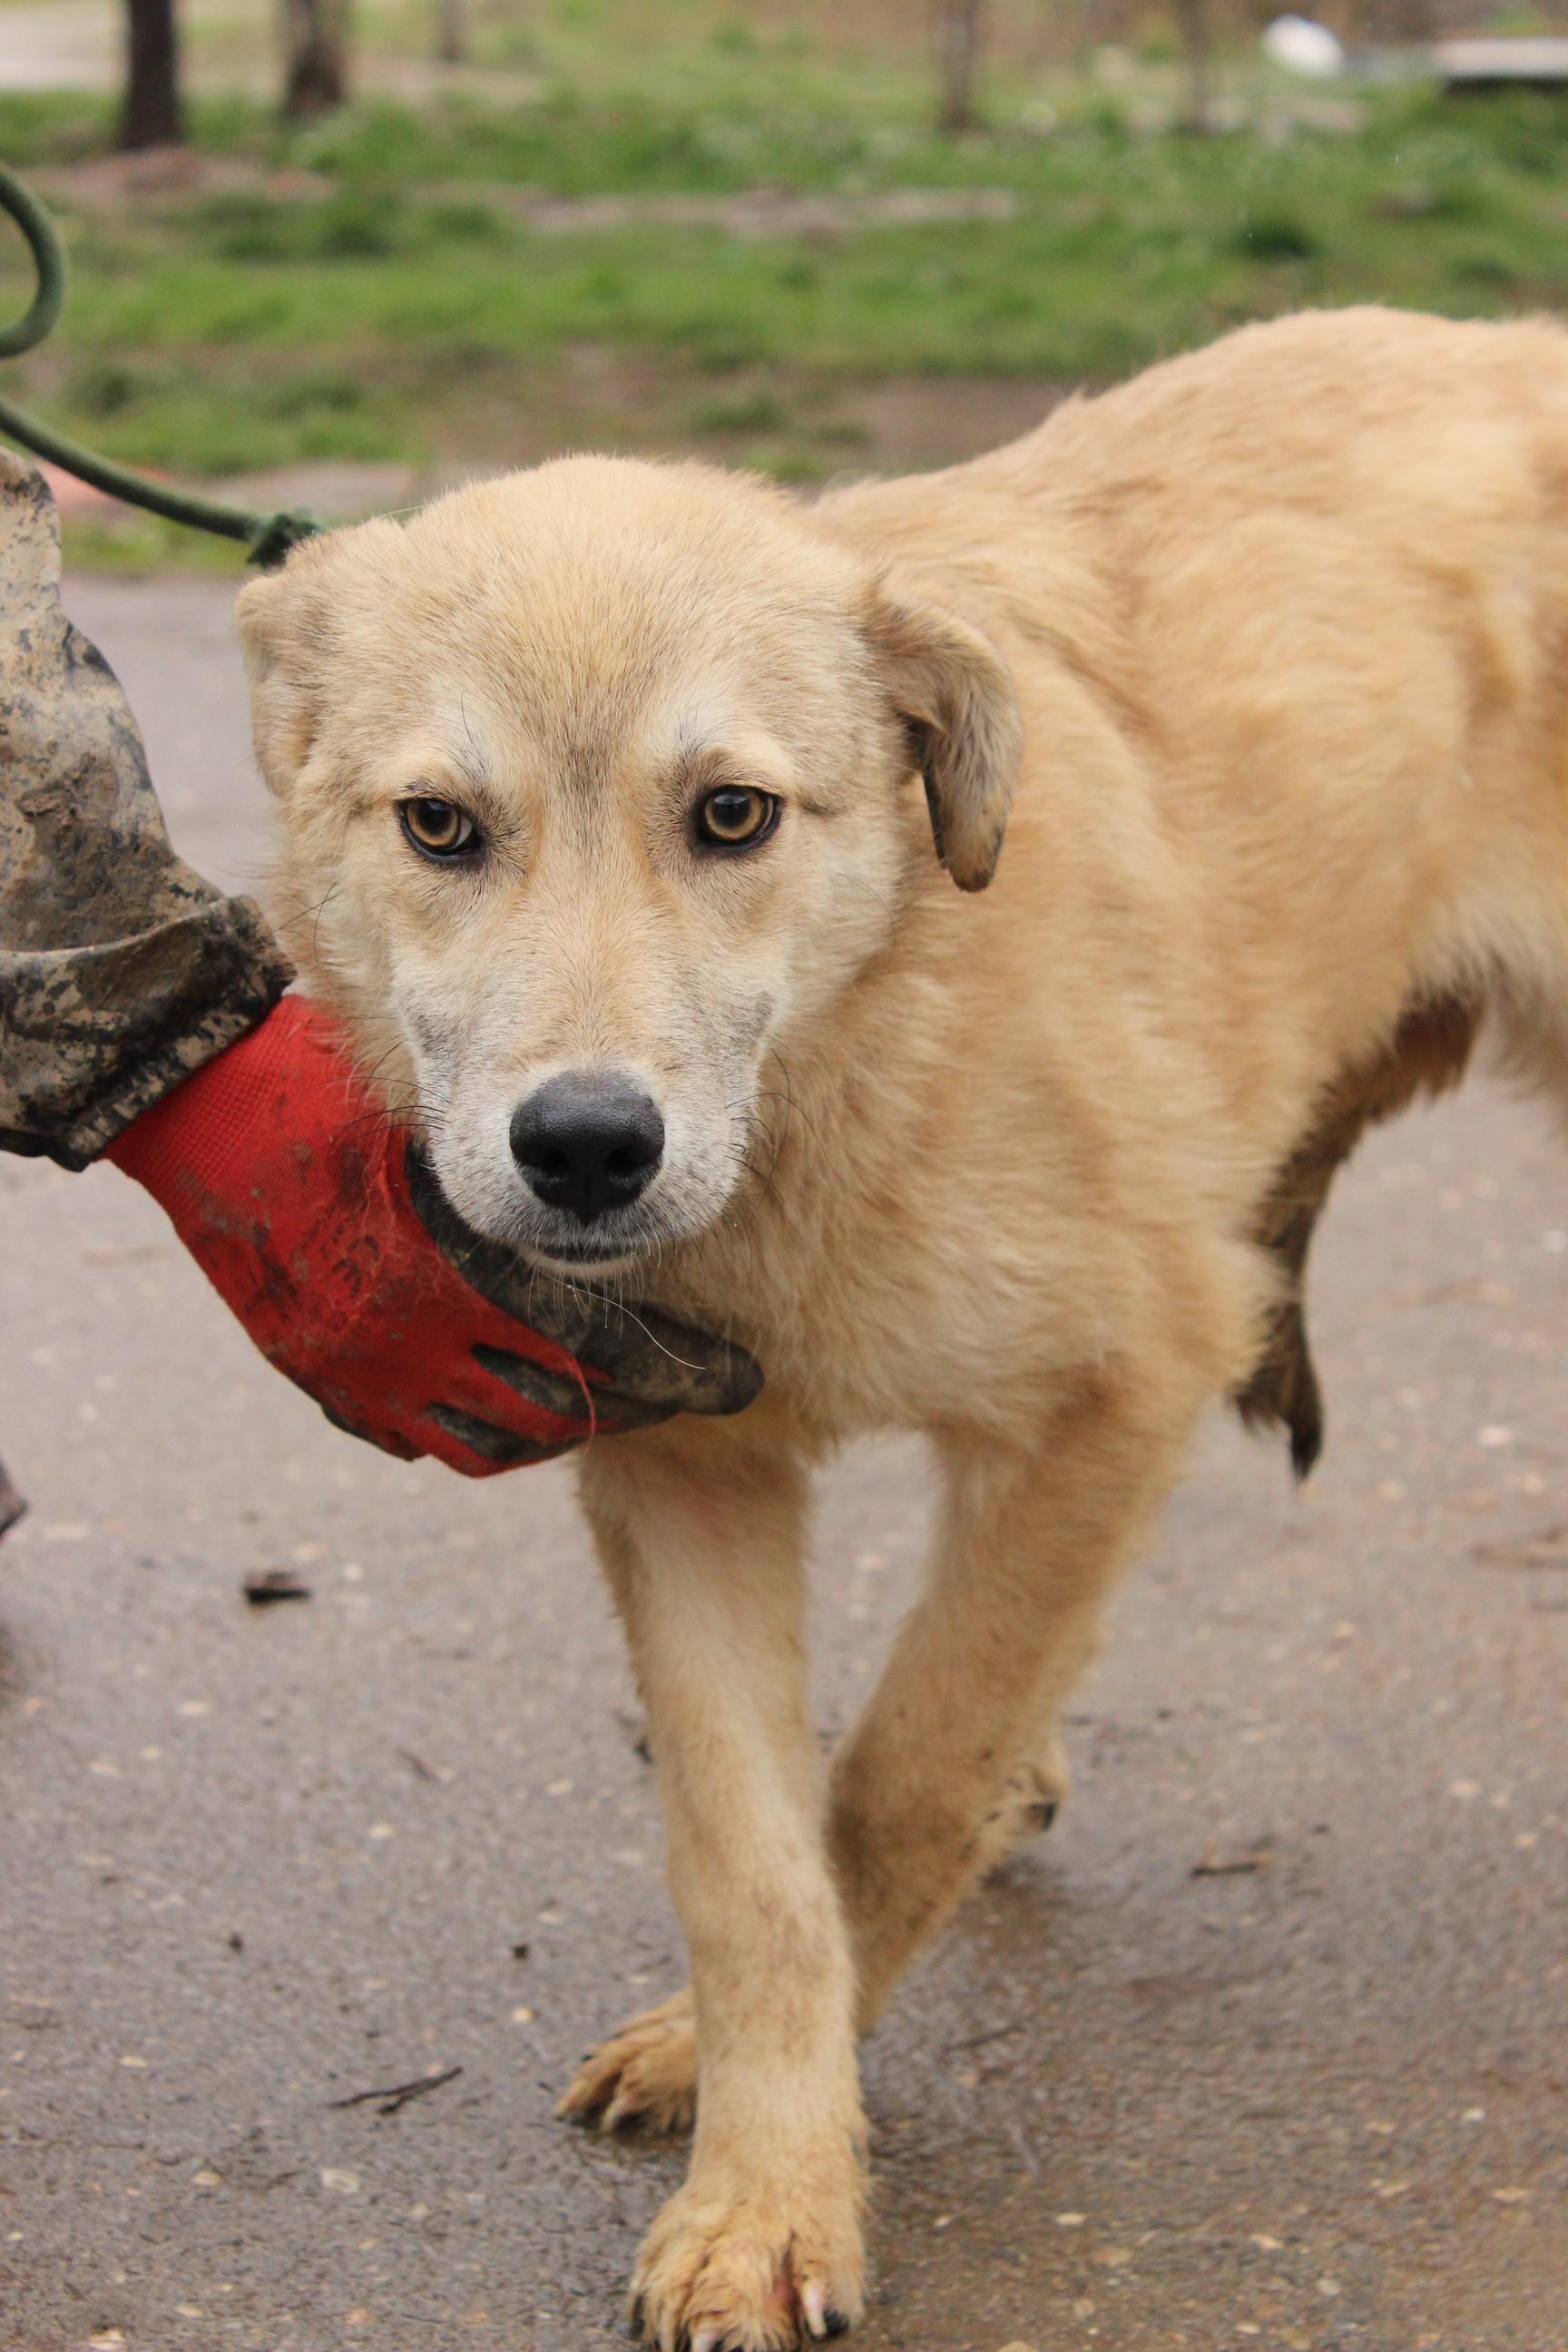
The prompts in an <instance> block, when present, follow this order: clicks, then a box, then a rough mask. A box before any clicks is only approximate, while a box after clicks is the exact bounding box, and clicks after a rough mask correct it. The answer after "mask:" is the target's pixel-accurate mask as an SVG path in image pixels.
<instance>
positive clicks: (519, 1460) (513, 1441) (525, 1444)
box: [425, 1404, 583, 1470]
mask: <svg viewBox="0 0 1568 2352" xmlns="http://www.w3.org/2000/svg"><path fill="white" fill-rule="evenodd" d="M425 1412H426V1419H427V1420H429V1421H433V1422H434V1423H435V1424H436V1426H437V1429H439V1430H444V1431H445V1432H446V1434H447V1436H448V1437H455V1438H456V1439H457V1441H458V1444H459V1445H466V1446H467V1447H468V1451H469V1453H470V1454H479V1457H480V1459H481V1460H482V1461H485V1462H494V1463H496V1464H497V1465H500V1466H501V1467H504V1468H506V1469H508V1470H512V1469H520V1468H521V1466H522V1465H523V1464H524V1463H525V1462H526V1463H531V1462H553V1461H554V1459H555V1457H556V1455H557V1454H570V1453H571V1452H572V1450H573V1448H574V1446H577V1445H581V1444H582V1443H583V1440H582V1438H581V1437H555V1438H538V1437H520V1436H519V1435H518V1433H517V1432H516V1430H514V1429H501V1428H499V1427H498V1426H497V1424H496V1423H494V1422H493V1421H481V1420H480V1419H479V1416H478V1414H477V1413H471V1412H461V1411H460V1410H459V1409H458V1406H457V1405H455V1404H431V1405H426V1408H425ZM443 1458H444V1459H445V1458H446V1457H445V1456H443ZM455 1466H458V1467H460V1466H461V1465H455Z"/></svg>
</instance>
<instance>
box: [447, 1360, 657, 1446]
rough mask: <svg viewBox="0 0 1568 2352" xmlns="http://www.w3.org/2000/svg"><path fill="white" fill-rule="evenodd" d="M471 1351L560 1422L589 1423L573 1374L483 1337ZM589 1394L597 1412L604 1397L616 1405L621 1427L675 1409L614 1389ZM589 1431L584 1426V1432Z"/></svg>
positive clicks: (644, 1425)
mask: <svg viewBox="0 0 1568 2352" xmlns="http://www.w3.org/2000/svg"><path fill="white" fill-rule="evenodd" d="M468 1352H469V1354H470V1355H471V1356H472V1357H473V1359H474V1361H475V1362H476V1363H477V1364H481V1365H483V1367H484V1369H485V1370H486V1371H487V1372H493V1373H494V1375H495V1377H496V1379H497V1380H498V1381H505V1382H506V1384H507V1386H508V1388H509V1389H511V1390H514V1391H515V1392H516V1393H517V1394H518V1395H519V1396H520V1397H521V1398H523V1399H524V1400H525V1401H526V1402H528V1403H529V1404H531V1405H537V1406H538V1407H539V1408H540V1409H541V1411H542V1412H551V1413H553V1414H554V1415H555V1416H556V1418H557V1419H558V1420H560V1421H577V1422H582V1423H586V1422H587V1418H588V1402H587V1399H586V1398H585V1397H584V1393H583V1390H582V1385H581V1383H580V1382H578V1381H574V1380H573V1379H572V1378H571V1376H570V1374H569V1373H566V1372H552V1371H549V1370H546V1368H545V1366H544V1365H542V1364H536V1363H535V1362H534V1361H533V1360H532V1358H531V1357H530V1356H513V1355H510V1354H509V1352H508V1351H507V1349H504V1348H491V1347H487V1345H486V1344H485V1342H484V1341H483V1340H482V1339H480V1340H478V1341H476V1343H475V1345H474V1346H473V1347H472V1348H471V1349H469V1350H468ZM588 1394H589V1396H591V1397H592V1398H593V1400H594V1406H595V1413H596V1412H597V1408H598V1405H599V1402H600V1400H601V1399H603V1400H604V1402H605V1404H606V1405H613V1407H614V1416H615V1424H616V1428H617V1429H646V1428H647V1427H648V1425H649V1424H650V1423H653V1422H656V1421H668V1419H669V1417H670V1415H671V1413H672V1412H674V1411H675V1407H674V1406H673V1405H668V1404H645V1403H642V1402H639V1401H638V1400H637V1398H636V1397H631V1396H625V1395H622V1394H620V1393H619V1392H617V1391H616V1390H614V1389H610V1388H600V1389H593V1388H591V1389H590V1390H589V1391H588ZM586 1434H587V1430H586V1427H584V1436H586Z"/></svg>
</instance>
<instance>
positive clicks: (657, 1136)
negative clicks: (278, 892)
mask: <svg viewBox="0 0 1568 2352" xmlns="http://www.w3.org/2000/svg"><path fill="white" fill-rule="evenodd" d="M239 618H240V632H241V636H242V639H243V642H244V647H245V654H246V659H247V667H248V669H249V674H250V682H251V694H252V704H253V711H254V718H255V728H256V740H257V749H258V757H259V760H260V763H261V767H262V770H263V772H264V773H265V775H266V777H267V779H268V782H269V784H270V785H271V786H272V788H273V790H274V791H275V792H276V793H277V794H278V795H279V800H280V802H281V803H282V806H283V810H284V818H285V859H286V877H287V883H288V892H287V898H288V904H287V905H286V907H285V909H284V920H285V928H286V931H287V934H288V937H289V944H290V946H291V947H292V949H293V950H294V952H295V954H296V957H297V959H298V960H299V961H300V964H301V966H302V968H303V969H304V970H305V971H307V972H308V973H309V974H310V977H311V978H312V979H313V981H314V982H316V984H317V985H318V986H319V987H320V988H321V990H322V992H324V993H325V994H326V995H327V996H328V998H329V1000H330V1001H331V1003H334V1004H335V1006H336V1008H337V1009H338V1011H339V1012H340V1013H341V1014H342V1016H343V1017H344V1019H345V1020H346V1021H347V1023H348V1024H349V1028H350V1031H351V1034H352V1035H353V1039H354V1042H355V1045H356V1047H357V1049H358V1051H359V1052H360V1053H361V1054H362V1055H363V1058H364V1061H365V1063H366V1066H367V1067H369V1068H371V1069H372V1070H373V1071H374V1072H375V1073H376V1075H377V1082H378V1083H379V1084H380V1085H381V1086H382V1087H383V1088H384V1090H385V1092H386V1094H387V1096H388V1098H389V1100H390V1101H392V1103H393V1104H394V1105H395V1108H399V1109H400V1110H403V1111H405V1113H406V1115H407V1116H408V1117H409V1118H410V1119H411V1120H414V1121H416V1123H418V1124H419V1125H421V1126H422V1127H423V1128H424V1129H425V1132H426V1136H427V1139H428V1142H429V1147H430V1150H431V1155H432V1158H433V1160H434V1163H435V1167H436V1171H437V1176H438V1177H439V1180H440V1182H441V1185H442V1187H443V1189H444V1191H445V1192H447V1196H448V1197H449V1199H450V1200H451V1202H452V1203H453V1205H454V1206H455V1207H456V1208H457V1209H458V1211H459V1212H460V1213H461V1214H462V1215H463V1216H464V1217H466V1218H467V1219H468V1222H469V1223H471V1224H472V1225H474V1226H476V1227H477V1228H478V1229H479V1231H480V1232H482V1233H484V1234H488V1235H489V1236H491V1237H492V1238H493V1239H496V1240H498V1241H501V1242H505V1243H507V1244H511V1245H512V1246H515V1247H517V1248H520V1249H521V1250H523V1251H525V1252H527V1253H528V1254H529V1255H531V1256H532V1257H534V1258H535V1259H537V1260H539V1261H540V1262H542V1263H543V1264H545V1265H549V1266H552V1267H553V1268H556V1269H558V1270H565V1269H568V1268H571V1269H574V1270H578V1269H588V1268H592V1269H596V1270H608V1269H610V1268H612V1267H616V1266H620V1265H627V1264H629V1263H630V1262H631V1261H633V1260H635V1259H637V1258H638V1257H639V1256H641V1255H643V1253H645V1252H647V1251H651V1250H655V1249H657V1248H658V1247H659V1246H660V1245H661V1244H666V1243H669V1242H673V1241H677V1240H679V1239H682V1238H684V1237H686V1236H688V1235H690V1234H695V1233H698V1232H700V1231H701V1230H702V1229H703V1228H704V1227H706V1226H707V1225H709V1224H710V1223H711V1222H712V1221H713V1220H714V1219H715V1218H717V1217H718V1216H719V1215H720V1214H721V1212H722V1210H723V1207H724V1205H725V1203H726V1202H727V1201H728V1200H729V1198H730V1197H731V1193H732V1192H734V1190H735V1188H736V1186H737V1184H738V1183H739V1182H740V1181H742V1171H743V1169H744V1166H745V1158H746V1146H747V1142H748V1139H749V1136H750V1133H751V1131H752V1126H753V1123H754V1121H755V1119H756V1117H757V1111H758V1103H759V1098H760V1096H761V1094H762V1092H763V1088H764V1087H765V1085H766V1083H767V1081H766V1080H765V1079H764V1077H763V1066H764V1062H765V1059H766V1057H767V1055H768V1054H769V1051H770V1048H771V1047H773V1046H774V1045H777V1044H778V1043H779V1042H780V1041H782V1040H784V1039H787V1037H788V1036H789V1035H790V1034H791V1032H792V1031H795V1030H798V1028H799V1025H800V1024H803V1023H805V1022H808V1021H811V1020H813V1019H816V1018H819V1017H820V1016H821V1014H822V1013H824V1011H825V1010H826V1009H827V1008H828V1007H830V1006H831V1004H832V1003H833V1001H834V999H835V998H836V997H837V995H838V994H839V993H840V992H842V991H843V990H844V989H845V988H846V987H847V985H848V984H849V982H851V981H852V980H853V979H854V977H855V975H856V974H857V973H858V971H861V970H862V969H863V968H864V967H865V965H866V964H867V962H868V961H869V960H870V959H871V958H872V957H874V956H875V955H876V954H877V953H878V951H879V949H880V948H881V947H882V945H883V944H884V943H885V941H886V940H887V938H888V936H889V929H890V928H891V926H892V925H893V924H894V922H895V921H896V920H897V919H898V911H899V908H900V904H901V902H902V901H903V900H904V899H905V898H907V895H908V892H909V889H910V877H911V871H912V867H913V861H914V859H915V858H916V857H917V856H918V857H919V858H921V860H922V861H929V860H930V858H931V836H930V833H929V832H926V833H924V835H923V846H920V847H918V848H917V847H916V843H917V842H918V841H919V839H920V832H919V831H917V814H916V812H920V815H919V819H918V824H919V826H920V828H921V830H923V824H924V818H923V812H921V811H920V794H921V784H922V782H923V786H924V791H925V795H926V799H927V801H928V802H929V805H930V821H931V825H932V826H933V827H934V830H935V834H936V845H937V852H938V854H939V855H940V856H942V859H943V860H944V862H945V864H946V866H947V867H948V870H949V872H950V873H951V875H952V878H953V880H954V881H955V882H957V883H958V884H959V885H960V886H961V887H963V888H964V889H970V890H974V889H979V888H981V887H983V886H984V883H985V882H986V881H988V880H989V878H990V876H991V871H992V868H993V866H994V864H995V860H996V856H997V852H998V850H999V848H1000V845H1001V839H1002V828H1003V824H1004V822H1005V815H1006V810H1007V804H1008V800H1009V797H1010V794H1011V791H1012V784H1013V778H1014V772H1015V770H1016V763H1017V757H1018V733H1019V726H1018V717H1017V709H1016V702H1015V698H1014V695H1013V691H1012V688H1011V684H1010V682H1009V679H1008V677H1007V674H1006V672H1005V668H1004V667H1003V665H1002V663H1001V662H1000V660H999V659H998V657H997V656H996V655H995V653H994V651H993V650H992V648H991V647H990V646H989V645H988V644H987V643H986V642H985V640H984V638H983V637H981V636H980V635H977V634H976V632H975V631H974V630H973V629H972V628H970V627H968V626H967V625H965V624H964V623H963V622H962V621H961V620H959V619H957V618H955V617H953V616H952V615H951V614H946V613H944V612H942V611H939V610H935V609H932V608H931V607H930V606H928V605H926V604H922V603H921V602H920V601H919V600H918V599H914V598H910V597H908V596H905V595H902V594H900V593H899V592H898V591H897V589H896V587H895V586H894V585H892V584H891V583H889V581H888V580H887V579H885V578H876V577H873V576H872V575H871V574H870V572H868V569H867V568H866V566H865V565H864V564H863V563H861V562H860V561H859V560H858V559H857V558H856V557H855V556H853V555H852V554H850V553H848V552H847V551H845V550H844V549H843V548H841V547H839V546H837V545H836V544H835V543H834V542H833V541H831V540H830V539H829V538H828V537H827V536H826V534H825V533H823V532H821V531H819V530H815V529H814V528H813V527H812V524H811V520H810V517H809V515H808V514H807V513H806V512H805V510H802V509H795V507H793V506H792V505H791V504H790V503H789V502H788V501H787V500H786V499H784V498H783V497H782V496H780V495H778V494H776V493H773V492H772V491H769V490H767V489H764V488H762V487H761V486H760V485H757V484H755V483H750V482H744V481H738V480H736V479H734V478H730V477H727V476H724V475H721V474H718V473H714V472H710V471H709V470H707V469H705V468H702V467H651V466H646V465H637V464H630V463H625V462H620V461H614V460H608V459H572V460H568V461H564V462H563V463H560V464H557V465H552V466H547V467H543V468H542V469H541V470H540V471H538V472H536V473H531V474H521V475H515V476H512V477H511V478H509V479H506V480H504V481H500V482H498V483H493V484H487V485H481V486H479V487H476V488H470V489H468V490H464V491H461V492H459V493H458V494H457V495H456V496H454V497H452V498H448V499H443V500H441V501H439V502H438V503H437V504H436V505H434V506H431V507H428V508H426V509H425V510H424V511H423V512H422V513H420V514H418V515H416V517H415V518H414V519H413V520H411V521H410V522H408V523H407V524H405V525H399V524H395V523H393V522H389V521H381V522H373V523H367V524H364V525H363V526H362V527H361V528H360V529H358V530H348V531H342V532H338V533H334V534H332V535H331V537H329V538H326V539H324V540H321V541H313V542H311V543H310V544H308V545H307V546H305V547H303V548H301V549H300V551H297V552H296V554H295V555H294V556H293V557H292V558H291V559H290V561H289V564H288V566H287V568H286V569H285V570H284V571H283V572H281V573H280V574H279V575H278V576H276V577H275V578H272V579H268V580H262V581H258V582H257V583H255V584H254V585H253V586H251V587H249V588H247V590H246V591H245V593H244V594H243V596H242V597H241V599H240V605H239Z"/></svg>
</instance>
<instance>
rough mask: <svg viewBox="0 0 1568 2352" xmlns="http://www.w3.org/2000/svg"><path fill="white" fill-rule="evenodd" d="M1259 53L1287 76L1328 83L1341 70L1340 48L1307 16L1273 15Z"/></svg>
mask: <svg viewBox="0 0 1568 2352" xmlns="http://www.w3.org/2000/svg"><path fill="white" fill-rule="evenodd" d="M1263 54H1264V56H1265V57H1266V58H1269V59H1270V60H1271V62H1272V63H1273V64H1275V65H1277V66H1283V67H1284V68H1285V69H1286V71H1287V72H1288V73H1295V74H1306V75H1308V76H1310V79H1313V80H1314V81H1330V80H1331V79H1333V77H1334V75H1335V74H1340V73H1343V71H1344V69H1345V52H1344V46H1343V44H1342V42H1341V40H1340V39H1339V37H1338V36H1337V35H1336V34H1333V33H1331V32H1330V30H1329V28H1328V26H1326V25H1320V24H1317V23H1315V22H1314V20H1313V19H1312V18H1311V17H1310V16H1276V17H1275V19H1274V22H1273V23H1272V24H1271V25H1270V26H1268V28H1267V30H1266V31H1265V33H1264V36H1263Z"/></svg>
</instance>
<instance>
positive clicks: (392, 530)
mask: <svg viewBox="0 0 1568 2352" xmlns="http://www.w3.org/2000/svg"><path fill="white" fill-rule="evenodd" d="M402 535H403V534H402V532H401V530H400V529H399V527H398V525H397V524H396V523H395V522H389V521H387V520H384V519H381V520H376V521H374V522H365V523H360V524H358V525H357V526H356V527H355V528H354V529H353V530H333V531H326V532H323V533H322V534H321V537H320V538H317V539H307V540H303V541H300V545H299V546H298V547H296V548H295V549H294V550H293V551H292V552H291V554H290V555H289V561H288V562H287V563H285V564H284V566H283V568H282V570H281V571H279V572H264V573H263V574H262V575H261V577H260V578H259V579H257V580H253V581H251V582H250V583H249V584H248V586H247V587H246V588H243V589H242V590H241V591H240V596H239V603H238V604H237V607H236V609H235V619H236V622H237V625H238V629H239V645H240V651H241V653H242V654H243V655H244V656H245V672H246V677H247V680H248V682H249V686H250V726H251V733H252V735H253V737H254V739H255V742H256V759H257V764H258V767H259V768H260V770H261V772H262V775H263V776H264V777H265V778H266V780H267V782H268V786H269V787H270V789H271V790H272V791H273V792H274V793H277V794H278V796H279V799H282V798H283V797H284V796H285V795H286V794H287V793H288V792H289V787H290V786H291V785H292V783H293V782H294V779H295V777H296V776H297V775H298V774H299V772H300V769H301V768H302V767H303V766H304V764H305V762H306V761H307V760H308V759H309V758H310V750H311V746H312V745H313V743H314V742H315V740H316V734H317V730H318V729H319V727H320V725H321V711H322V704H323V696H324V691H325V687H324V681H325V677H326V672H327V669H328V666H329V664H330V662H331V657H332V656H333V655H334V653H335V652H336V651H337V648H338V641H339V634H340V630H339V622H340V615H341V614H342V609H343V600H344V598H345V596H346V595H350V594H352V593H353V585H354V581H355V576H356V573H357V572H359V571H360V569H361V567H362V566H365V565H368V568H369V572H370V574H371V576H372V577H373V578H379V577H380V576H381V574H382V573H383V572H384V570H385V567H386V563H387V561H388V559H389V557H390V555H391V552H392V545H391V543H392V542H393V541H399V540H401V538H402Z"/></svg>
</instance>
